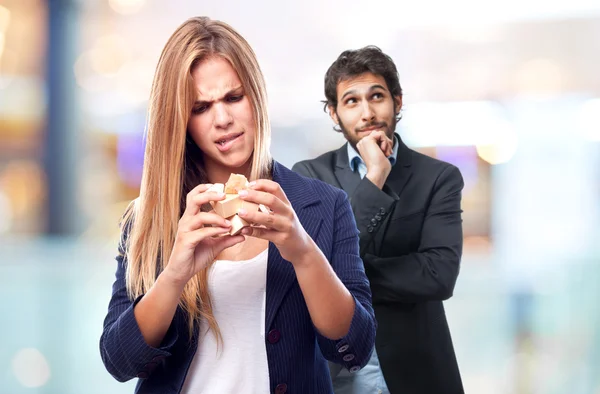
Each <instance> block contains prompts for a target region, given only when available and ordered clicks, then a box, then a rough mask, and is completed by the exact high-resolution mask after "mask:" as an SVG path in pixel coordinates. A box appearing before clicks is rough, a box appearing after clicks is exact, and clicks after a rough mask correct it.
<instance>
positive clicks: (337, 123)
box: [327, 105, 340, 125]
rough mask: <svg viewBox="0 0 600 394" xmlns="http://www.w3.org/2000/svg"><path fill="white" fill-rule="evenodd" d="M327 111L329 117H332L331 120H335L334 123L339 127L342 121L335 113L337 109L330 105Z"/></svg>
mask: <svg viewBox="0 0 600 394" xmlns="http://www.w3.org/2000/svg"><path fill="white" fill-rule="evenodd" d="M327 110H328V111H329V116H330V117H331V119H332V120H333V122H334V123H335V124H336V125H339V124H340V121H339V119H338V116H337V113H336V112H335V108H334V107H333V105H328V106H327Z"/></svg>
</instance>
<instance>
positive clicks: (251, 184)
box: [248, 181, 256, 187]
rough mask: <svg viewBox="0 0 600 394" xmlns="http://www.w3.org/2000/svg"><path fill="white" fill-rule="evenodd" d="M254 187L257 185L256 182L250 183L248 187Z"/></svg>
mask: <svg viewBox="0 0 600 394" xmlns="http://www.w3.org/2000/svg"><path fill="white" fill-rule="evenodd" d="M254 185H256V181H252V182H250V183H249V184H248V187H252V186H254Z"/></svg>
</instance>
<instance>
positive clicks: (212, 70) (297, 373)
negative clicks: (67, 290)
mask: <svg viewBox="0 0 600 394" xmlns="http://www.w3.org/2000/svg"><path fill="white" fill-rule="evenodd" d="M266 108H267V102H266V93H265V84H264V80H263V76H262V73H261V71H260V68H259V66H258V63H257V61H256V57H255V55H254V52H253V51H252V49H251V48H250V46H249V45H248V43H247V42H246V41H245V40H244V38H243V37H241V36H240V35H239V34H238V33H237V32H236V31H235V30H233V29H232V28H231V27H230V26H228V25H227V24H225V23H222V22H219V21H214V20H210V19H208V18H192V19H189V20H188V21H186V22H185V23H184V24H183V25H181V26H180V27H179V28H178V29H177V30H176V31H175V33H174V34H173V35H172V36H171V38H170V39H169V41H168V42H167V44H166V46H165V48H164V50H163V52H162V55H161V57H160V60H159V62H158V66H157V69H156V74H155V78H154V83H153V86H152V93H151V98H150V106H149V118H148V129H147V145H146V152H145V162H144V172H143V177H142V185H141V190H140V196H139V198H138V199H136V200H135V201H134V202H133V203H132V204H131V206H130V208H129V209H128V211H127V212H126V214H125V217H124V220H123V223H122V234H123V236H122V241H121V244H120V247H119V256H118V257H117V263H118V264H117V272H116V281H115V283H114V285H113V291H112V298H111V300H110V303H109V307H108V314H107V316H106V319H105V322H104V331H103V333H102V337H101V339H100V351H101V355H102V359H103V361H104V364H105V366H106V368H107V369H108V371H109V372H110V373H111V374H112V375H113V376H114V377H115V378H116V379H117V380H119V381H127V380H130V379H132V378H135V377H138V378H140V379H139V381H138V385H137V388H136V392H137V393H160V394H170V393H195V394H197V393H203V394H204V393H206V394H208V393H219V394H223V393H244V394H254V393H256V394H259V393H260V394H264V393H286V392H287V393H291V394H294V393H303V394H304V393H332V392H333V391H332V386H331V381H330V378H329V372H328V367H327V362H326V359H327V360H330V361H333V362H336V363H339V364H342V365H343V366H345V367H346V368H347V369H349V370H350V371H357V370H359V369H360V368H361V367H362V366H364V365H365V364H366V363H367V361H368V359H369V356H370V353H371V349H372V348H373V344H374V338H375V326H376V324H375V320H374V316H373V309H372V306H371V293H370V289H369V283H368V281H367V278H366V276H365V273H364V268H363V265H362V261H361V259H360V257H359V253H358V231H357V229H356V223H355V221H354V217H353V214H352V211H351V208H350V204H349V202H348V200H347V198H346V195H345V194H344V193H343V192H342V191H340V190H338V189H334V188H333V187H331V186H328V185H326V184H325V183H322V182H320V181H315V180H310V179H308V178H304V177H302V176H300V175H298V174H295V173H293V172H291V171H290V170H288V169H287V168H285V167H284V166H282V165H281V164H279V163H277V162H276V161H274V160H273V159H272V158H271V155H270V153H269V143H270V125H269V119H268V114H267V110H266ZM232 173H237V174H243V175H245V176H246V177H247V178H248V179H249V180H250V181H252V182H251V183H250V187H249V189H248V190H246V191H245V192H240V196H241V198H242V199H245V200H247V201H251V202H254V203H256V204H263V205H265V206H267V207H269V208H270V211H271V212H261V211H256V212H254V211H244V210H241V211H240V212H239V215H240V216H241V217H242V218H244V219H246V220H247V221H249V222H251V223H254V224H256V225H257V226H255V227H247V228H245V229H244V230H242V233H241V234H240V235H235V236H231V235H228V233H229V231H230V229H231V223H230V222H228V221H227V220H225V219H223V218H222V217H220V216H218V215H217V214H216V213H214V212H211V211H207V210H206V209H203V207H205V206H206V204H207V203H209V202H211V201H220V200H223V199H224V198H225V196H224V195H223V194H222V193H221V194H219V193H218V192H213V191H209V190H208V189H209V187H210V186H211V185H212V184H215V183H226V181H227V180H228V178H229V176H230V174H232ZM323 356H324V357H323Z"/></svg>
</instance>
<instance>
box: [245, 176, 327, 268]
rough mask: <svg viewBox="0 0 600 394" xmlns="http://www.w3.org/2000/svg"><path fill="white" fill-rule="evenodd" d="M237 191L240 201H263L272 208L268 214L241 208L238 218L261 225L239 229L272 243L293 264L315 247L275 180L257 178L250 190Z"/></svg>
mask: <svg viewBox="0 0 600 394" xmlns="http://www.w3.org/2000/svg"><path fill="white" fill-rule="evenodd" d="M238 194H239V195H240V197H241V198H242V199H243V200H246V201H250V202H253V203H256V204H263V205H265V206H267V207H269V208H270V209H271V212H269V213H265V212H261V211H256V212H247V211H245V210H243V209H242V210H240V212H238V214H239V215H240V217H242V218H243V219H244V220H246V221H248V222H250V223H252V224H253V225H259V226H261V227H255V226H252V227H246V228H244V229H243V230H242V231H241V233H242V234H243V235H249V236H252V237H256V238H262V239H266V240H268V241H270V242H273V243H274V244H275V246H277V249H278V250H279V253H281V257H283V258H284V259H286V260H288V261H289V262H291V263H292V264H294V263H296V262H299V261H301V259H302V258H304V257H306V256H307V255H308V254H309V253H311V252H313V251H314V250H315V249H316V248H317V246H316V244H315V243H314V242H313V240H312V239H311V238H310V236H309V235H308V234H307V233H306V231H305V230H304V227H302V224H300V221H299V220H298V217H297V216H296V212H295V211H294V209H293V208H292V205H291V204H290V202H289V200H288V199H287V197H286V195H285V193H284V192H283V190H282V189H281V186H279V184H278V183H276V182H273V181H271V180H267V179H259V180H257V181H255V182H251V183H250V187H249V189H247V190H241V191H240V192H239V193H238Z"/></svg>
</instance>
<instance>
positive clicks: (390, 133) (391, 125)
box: [338, 115, 396, 152]
mask: <svg viewBox="0 0 600 394" xmlns="http://www.w3.org/2000/svg"><path fill="white" fill-rule="evenodd" d="M338 123H339V124H338V125H339V126H340V130H341V132H342V134H343V135H344V138H346V140H347V141H348V143H349V144H350V146H351V147H353V148H354V150H355V151H357V152H358V149H357V148H356V145H358V143H359V141H360V140H361V139H363V138H364V137H359V136H358V133H359V132H360V131H361V130H364V129H367V128H369V127H378V128H381V129H383V130H384V132H385V135H386V136H387V137H388V138H389V139H390V140H392V143H393V142H394V132H395V131H396V118H395V116H393V115H392V119H391V120H390V121H389V122H370V123H368V124H366V125H364V126H363V127H362V128H360V129H355V130H354V133H353V134H350V133H349V132H348V129H347V128H346V126H344V124H343V123H342V120H341V119H340V118H339V116H338Z"/></svg>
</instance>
